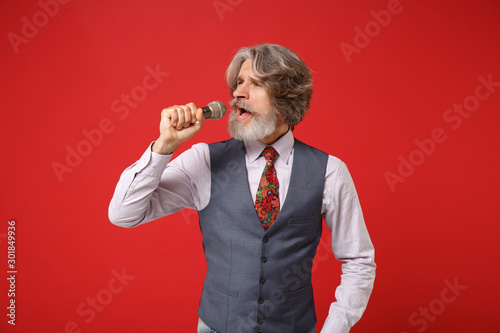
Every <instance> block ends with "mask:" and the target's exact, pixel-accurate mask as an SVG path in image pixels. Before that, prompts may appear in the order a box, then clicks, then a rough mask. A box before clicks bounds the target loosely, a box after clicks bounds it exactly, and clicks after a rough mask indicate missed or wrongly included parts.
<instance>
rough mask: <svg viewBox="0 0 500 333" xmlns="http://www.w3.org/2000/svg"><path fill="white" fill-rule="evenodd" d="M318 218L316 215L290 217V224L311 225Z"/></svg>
mask: <svg viewBox="0 0 500 333" xmlns="http://www.w3.org/2000/svg"><path fill="white" fill-rule="evenodd" d="M315 220H316V215H313V216H308V217H291V218H289V219H288V225H290V226H301V225H311V224H313V223H314V221H315Z"/></svg>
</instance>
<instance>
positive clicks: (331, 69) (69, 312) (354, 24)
mask: <svg viewBox="0 0 500 333" xmlns="http://www.w3.org/2000/svg"><path fill="white" fill-rule="evenodd" d="M62 2H66V3H62ZM44 8H45V9H44ZM0 22H2V23H1V31H0V36H3V37H2V42H1V51H0V52H1V57H2V58H1V59H2V61H1V63H0V68H1V73H2V75H1V80H0V81H1V87H0V89H1V92H2V98H1V100H2V109H3V111H2V120H1V121H0V135H1V137H0V142H1V147H2V163H1V164H0V165H1V170H0V174H1V175H2V179H1V189H2V191H1V201H0V202H1V209H0V249H1V250H0V262H1V266H0V267H1V273H0V274H1V280H0V304H1V307H0V308H1V309H2V310H0V312H1V313H0V314H1V316H0V318H1V319H0V331H1V332H47V333H49V332H52V333H60V332H80V331H81V332H98V333H99V332H124V333H125V332H167V331H169V332H171V331H175V332H194V331H195V327H196V320H197V315H196V309H197V305H198V302H199V297H200V292H201V287H202V281H203V276H204V270H205V266H204V259H203V252H202V247H201V243H200V232H199V228H198V225H197V219H196V216H195V214H194V213H192V212H190V211H187V212H184V213H178V214H175V215H173V216H169V217H166V218H163V219H161V220H159V221H157V222H153V223H150V224H148V225H145V226H142V227H139V228H136V229H132V230H126V229H120V228H118V227H115V226H113V225H111V224H110V223H109V222H108V219H107V207H108V203H109V201H110V199H111V196H112V193H113V191H114V187H115V184H116V182H117V180H118V177H119V175H120V173H121V172H122V170H123V169H124V168H125V167H127V166H128V165H130V164H132V163H133V162H134V161H135V160H136V159H138V158H139V157H140V155H141V154H142V152H143V151H144V150H145V149H146V147H147V146H148V144H149V143H150V142H151V141H152V140H154V139H156V137H157V135H158V121H159V114H160V111H161V109H162V108H164V107H166V106H169V105H172V104H181V103H187V102H190V101H193V102H195V103H196V104H197V105H200V106H201V105H205V104H206V103H208V102H210V101H212V100H222V101H228V100H229V96H228V91H227V88H226V86H225V82H224V73H225V69H226V67H227V65H228V63H229V61H230V59H231V57H232V55H233V54H234V52H235V51H236V50H237V49H238V48H239V47H241V46H247V45H253V44H257V43H261V42H272V43H278V44H282V45H285V46H287V47H289V48H291V49H293V50H295V51H296V52H297V53H298V54H299V55H300V56H301V57H302V58H303V59H304V60H305V61H306V62H307V63H308V64H309V65H310V67H311V69H312V70H313V73H314V74H313V75H314V88H315V92H314V96H313V102H312V106H311V110H310V113H309V114H308V115H307V116H306V118H305V120H304V121H303V123H302V124H300V125H299V126H298V127H297V128H296V131H295V135H296V137H298V138H300V139H302V140H304V141H306V142H308V143H310V144H312V145H314V146H317V147H319V148H321V149H323V150H325V151H327V152H329V153H330V154H332V155H335V156H337V157H339V158H341V159H342V160H344V161H345V162H346V163H347V165H348V166H349V169H350V171H351V173H352V175H353V178H354V180H355V183H356V186H357V189H358V192H359V196H360V199H361V203H362V206H363V210H364V214H365V218H366V223H367V226H368V229H369V231H370V234H371V236H372V240H373V243H374V245H375V247H376V262H377V264H378V270H377V278H376V281H375V288H374V291H373V294H372V298H371V300H370V303H369V306H368V308H367V311H366V313H365V315H364V317H363V318H362V319H361V321H360V322H359V324H358V325H356V326H355V328H353V329H352V332H384V333H390V332H395V333H405V332H406V333H414V332H420V333H421V332H429V333H431V332H440V333H441V332H499V331H500V324H499V322H498V319H497V318H496V312H497V310H498V300H497V298H498V296H499V295H500V288H499V284H498V281H499V279H500V276H499V275H500V274H499V270H498V268H497V267H496V266H497V265H496V262H495V260H496V259H497V257H498V254H499V245H498V234H499V231H500V227H499V217H500V216H499V215H500V214H499V210H498V199H499V195H498V188H499V185H500V179H499V177H498V176H497V172H498V170H499V169H500V159H499V151H498V148H499V143H500V141H499V138H500V135H499V131H498V125H499V120H500V113H499V111H500V110H499V108H500V62H499V57H500V43H499V40H500V39H499V32H500V3H499V2H498V1H495V0H480V1H474V2H472V1H465V0H460V1H457V0H442V1H430V0H422V1H418V0H414V1H411V0H400V1H397V0H390V1H389V0H372V1H362V2H361V1H360V2H356V3H354V2H352V1H326V0H322V1H320V0H318V1H291V0H287V1H285V0H274V1H264V0H205V1H141V2H138V1H123V0H122V1H67V0H65V1H62V0H60V2H55V0H41V1H40V2H37V1H32V2H29V3H28V2H17V1H3V2H1V3H0ZM151 71H153V72H154V71H156V72H157V74H156V76H155V77H156V78H155V77H154V76H151V74H150V72H151ZM127 95H128V96H132V97H129V101H128V102H126V101H125V99H126V98H127ZM127 103H128V104H127ZM88 137H91V139H89V138H88ZM227 137H228V135H227V134H226V120H221V121H207V123H206V126H204V128H203V130H202V131H201V132H200V133H198V134H197V135H196V136H195V137H194V138H193V140H192V141H191V142H190V143H195V142H199V141H203V142H213V141H217V140H221V139H224V138H227ZM189 146H190V145H188V144H185V145H184V146H182V147H181V149H180V150H183V149H186V148H188V147H189ZM13 220H14V221H15V237H16V239H15V240H16V244H15V246H16V251H15V260H16V262H15V265H16V266H15V270H16V272H17V273H14V274H13V275H14V276H15V284H14V286H15V297H14V296H8V294H9V289H10V283H9V281H8V280H6V277H7V275H8V276H9V277H10V275H11V274H8V273H7V270H9V268H8V267H7V266H6V264H7V260H8V254H9V253H8V247H7V246H8V221H13ZM11 231H14V230H11ZM327 242H328V239H327V237H326V235H325V237H324V239H323V241H322V244H323V245H322V246H320V249H319V251H320V252H319V255H320V256H319V257H318V258H317V260H316V264H315V271H314V283H315V294H316V303H317V312H318V317H319V318H318V319H319V324H318V328H320V327H321V324H322V322H323V320H324V319H325V318H326V315H327V311H328V305H329V303H330V302H331V301H333V299H334V288H335V286H336V285H337V284H338V282H339V281H340V277H339V275H340V268H339V263H338V262H337V261H335V259H334V258H333V255H332V254H331V252H328V250H327V248H328V246H326V247H325V246H324V244H326V243H327ZM11 252H12V251H11ZM11 256H12V255H11ZM117 276H119V277H120V278H117ZM11 299H13V300H15V305H16V308H15V313H16V320H15V323H16V325H15V326H13V325H10V324H8V323H7V321H8V320H9V317H8V316H6V314H8V313H9V311H10V310H9V309H6V307H7V306H9V304H10V303H9V302H10V300H11Z"/></svg>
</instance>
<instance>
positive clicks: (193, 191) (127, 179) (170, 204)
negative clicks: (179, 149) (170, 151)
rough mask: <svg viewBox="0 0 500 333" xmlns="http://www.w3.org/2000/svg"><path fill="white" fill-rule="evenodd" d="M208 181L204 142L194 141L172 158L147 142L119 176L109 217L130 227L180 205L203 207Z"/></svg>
mask: <svg viewBox="0 0 500 333" xmlns="http://www.w3.org/2000/svg"><path fill="white" fill-rule="evenodd" d="M210 182H211V177H210V162H209V150H208V145H206V144H202V143H200V144H196V145H194V146H193V147H191V149H188V150H186V151H185V152H183V153H182V154H181V155H179V156H178V157H177V158H175V159H173V160H172V155H160V154H156V153H154V152H152V151H151V146H149V147H148V149H147V150H146V151H145V152H144V154H143V155H142V157H141V158H140V159H139V160H138V161H137V162H136V163H134V164H132V165H131V166H130V167H128V168H127V169H125V171H124V172H123V173H122V175H121V176H120V180H119V181H118V184H117V186H116V189H115V192H114V195H113V198H112V199H111V203H110V205H109V210H108V215H109V220H110V221H111V223H113V224H115V225H117V226H120V227H125V228H132V227H136V226H138V225H140V224H143V223H146V222H149V221H153V220H156V219H158V218H160V217H163V216H166V215H169V214H172V213H175V212H177V211H179V210H181V209H183V208H193V209H197V210H200V209H203V208H204V207H205V206H206V205H207V204H208V201H209V198H210Z"/></svg>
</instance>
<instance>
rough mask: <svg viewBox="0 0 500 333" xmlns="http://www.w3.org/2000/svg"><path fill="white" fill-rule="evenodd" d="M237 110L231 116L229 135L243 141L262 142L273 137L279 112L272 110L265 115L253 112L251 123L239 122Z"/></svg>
mask: <svg viewBox="0 0 500 333" xmlns="http://www.w3.org/2000/svg"><path fill="white" fill-rule="evenodd" d="M236 114H237V112H236V110H235V109H233V110H232V111H231V114H230V115H229V124H228V130H229V134H230V135H231V136H232V137H233V138H235V139H237V140H241V141H247V140H260V139H262V138H265V137H266V136H268V135H271V134H272V133H273V132H274V130H275V128H276V122H277V121H278V111H277V110H276V109H275V108H271V109H269V110H268V112H266V113H265V114H264V115H261V114H258V113H256V112H252V115H251V117H252V119H251V121H250V123H248V124H247V123H245V122H239V121H237V120H236Z"/></svg>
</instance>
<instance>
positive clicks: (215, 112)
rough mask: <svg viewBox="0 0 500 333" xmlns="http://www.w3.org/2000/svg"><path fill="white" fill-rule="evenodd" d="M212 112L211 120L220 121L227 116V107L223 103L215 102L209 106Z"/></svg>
mask: <svg viewBox="0 0 500 333" xmlns="http://www.w3.org/2000/svg"><path fill="white" fill-rule="evenodd" d="M207 106H208V107H209V108H210V110H212V116H211V117H210V118H211V119H220V118H222V117H224V115H225V114H226V111H227V109H226V105H225V104H224V103H222V102H221V101H213V102H210V103H208V105H207Z"/></svg>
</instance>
